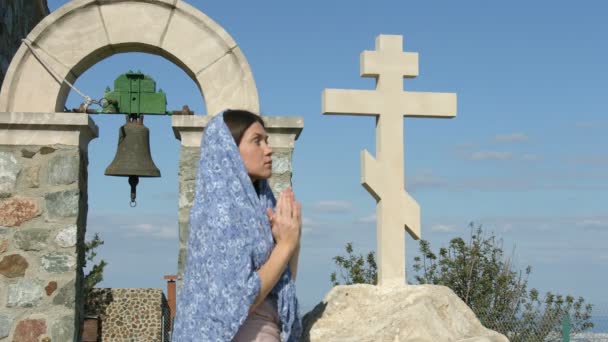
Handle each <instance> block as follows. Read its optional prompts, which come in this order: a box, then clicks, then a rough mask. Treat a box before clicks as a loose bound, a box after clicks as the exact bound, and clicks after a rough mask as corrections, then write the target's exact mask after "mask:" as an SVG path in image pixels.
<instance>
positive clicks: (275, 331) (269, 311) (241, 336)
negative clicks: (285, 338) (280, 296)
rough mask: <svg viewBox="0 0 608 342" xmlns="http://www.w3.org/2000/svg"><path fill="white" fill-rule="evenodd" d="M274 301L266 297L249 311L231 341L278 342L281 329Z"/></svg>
mask: <svg viewBox="0 0 608 342" xmlns="http://www.w3.org/2000/svg"><path fill="white" fill-rule="evenodd" d="M279 325H280V321H279V315H278V313H277V304H276V301H274V300H272V299H270V298H268V297H266V299H264V301H263V302H262V303H261V304H260V305H259V306H258V307H257V308H256V309H255V311H254V312H252V313H250V314H249V316H247V319H245V322H243V325H241V327H240V328H239V331H237V333H236V336H234V339H232V341H233V342H280V341H281V338H280V334H281V330H280V329H279Z"/></svg>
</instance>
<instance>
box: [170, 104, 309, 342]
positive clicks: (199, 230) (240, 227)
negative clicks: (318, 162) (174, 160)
mask: <svg viewBox="0 0 608 342" xmlns="http://www.w3.org/2000/svg"><path fill="white" fill-rule="evenodd" d="M271 173H272V148H271V147H270V145H269V144H268V135H267V133H266V130H265V126H264V122H263V121H262V119H261V118H260V116H259V115H256V114H254V113H251V112H248V111H244V110H226V111H224V112H223V113H219V114H217V115H216V116H214V117H213V118H212V119H211V120H210V121H209V123H208V124H207V126H206V127H205V130H204V132H203V139H202V142H201V154H200V162H199V168H198V174H197V178H196V185H195V197H194V203H193V206H192V209H191V211H190V232H189V237H188V250H187V251H188V252H187V260H186V268H185V272H184V276H183V280H182V284H181V289H180V291H179V295H178V299H177V307H176V316H175V321H174V326H173V334H172V341H174V342H188V341H204V342H215V341H222V342H230V341H234V342H244V341H248V342H249V341H258V342H280V341H283V342H293V341H298V339H299V338H300V334H301V331H302V326H301V321H300V318H299V314H298V300H297V298H296V289H295V278H296V273H297V266H298V256H299V251H300V235H301V231H302V214H301V205H300V203H298V202H297V201H296V199H295V196H294V193H293V191H292V190H291V188H287V189H285V190H283V191H282V192H281V193H280V195H279V198H278V200H276V199H275V197H274V195H273V193H272V190H271V189H270V186H269V185H268V181H267V180H268V178H269V177H270V175H271Z"/></svg>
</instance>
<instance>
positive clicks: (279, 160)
mask: <svg viewBox="0 0 608 342" xmlns="http://www.w3.org/2000/svg"><path fill="white" fill-rule="evenodd" d="M270 135H271V136H272V134H270ZM292 153H293V148H289V147H285V148H276V147H273V155H272V177H271V178H270V179H269V184H270V187H271V188H272V192H273V193H274V195H275V197H277V196H278V195H279V194H280V193H281V191H283V189H285V188H287V187H289V186H291V176H292V168H291V156H292ZM199 160H200V148H199V147H184V146H182V148H181V151H180V155H179V172H178V176H179V214H178V222H179V256H178V261H177V269H178V279H182V275H183V272H184V268H185V266H186V249H187V244H188V231H189V227H190V226H189V222H190V217H189V216H190V208H192V203H193V201H194V183H195V182H196V174H197V171H198V163H199Z"/></svg>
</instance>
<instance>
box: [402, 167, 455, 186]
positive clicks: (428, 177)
mask: <svg viewBox="0 0 608 342" xmlns="http://www.w3.org/2000/svg"><path fill="white" fill-rule="evenodd" d="M445 184H446V181H445V179H442V178H439V177H437V176H436V175H434V174H433V172H432V171H430V170H426V171H423V172H421V173H418V174H415V175H412V176H411V177H409V178H407V179H406V187H407V189H418V188H426V187H438V186H442V185H445Z"/></svg>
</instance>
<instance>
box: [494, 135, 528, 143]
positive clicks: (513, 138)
mask: <svg viewBox="0 0 608 342" xmlns="http://www.w3.org/2000/svg"><path fill="white" fill-rule="evenodd" d="M494 141H495V142H504V143H512V142H524V141H528V136H527V135H525V134H524V133H511V134H498V135H496V136H495V137H494Z"/></svg>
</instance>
